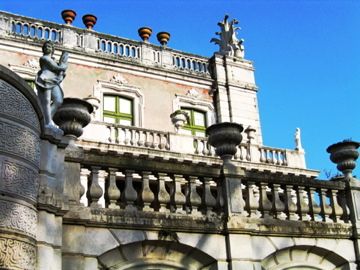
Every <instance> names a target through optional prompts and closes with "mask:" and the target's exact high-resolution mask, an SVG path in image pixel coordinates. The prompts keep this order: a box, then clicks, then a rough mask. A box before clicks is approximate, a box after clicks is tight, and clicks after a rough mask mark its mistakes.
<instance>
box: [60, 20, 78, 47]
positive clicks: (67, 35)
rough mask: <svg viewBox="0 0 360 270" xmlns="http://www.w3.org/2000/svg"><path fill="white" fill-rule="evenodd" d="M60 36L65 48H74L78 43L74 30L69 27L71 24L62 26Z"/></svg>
mask: <svg viewBox="0 0 360 270" xmlns="http://www.w3.org/2000/svg"><path fill="white" fill-rule="evenodd" d="M63 27H64V28H63V29H62V36H63V44H64V46H65V47H67V48H75V47H77V45H78V35H77V34H76V32H75V31H74V30H72V29H71V26H69V27H66V26H65V25H64V26H63Z"/></svg>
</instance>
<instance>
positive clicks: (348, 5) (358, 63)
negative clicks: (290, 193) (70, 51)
mask: <svg viewBox="0 0 360 270" xmlns="http://www.w3.org/2000/svg"><path fill="white" fill-rule="evenodd" d="M63 9H74V10H75V11H76V12H77V13H78V16H77V18H76V20H75V22H74V25H75V26H78V27H83V24H82V21H81V17H82V15H84V14H86V13H91V14H94V15H96V16H97V17H98V22H97V24H96V26H95V28H94V30H95V31H99V32H105V33H109V34H112V35H117V36H121V37H126V38H131V39H135V40H139V37H138V35H137V29H138V28H139V27H141V26H150V27H152V28H153V31H154V33H157V32H160V31H167V32H170V33H171V39H170V42H169V44H168V45H169V47H171V48H174V49H179V50H182V51H187V52H191V53H195V54H200V55H203V56H211V55H212V54H213V53H214V52H215V51H216V50H217V46H215V45H214V44H212V43H209V40H210V39H211V38H212V37H215V34H214V33H215V32H216V31H218V26H217V22H218V21H220V20H222V19H223V16H224V14H229V16H230V18H236V19H238V20H239V21H240V26H241V28H242V29H241V30H240V31H239V32H238V33H239V34H238V36H239V37H240V38H244V39H245V43H244V44H245V58H246V59H248V60H252V61H254V64H255V68H256V73H255V78H256V82H257V85H258V86H259V88H260V90H259V93H258V98H259V108H260V115H261V124H262V130H263V137H264V144H265V145H268V146H273V147H281V148H293V147H294V136H293V135H294V131H295V128H296V127H300V128H301V130H302V144H303V146H304V148H305V151H306V159H307V165H308V167H309V168H311V169H317V170H320V171H323V170H327V171H330V170H331V173H332V174H336V168H335V165H334V164H332V163H331V162H330V160H329V158H328V154H327V153H326V151H325V149H326V147H327V146H329V145H330V144H332V143H335V142H338V141H341V140H343V139H348V138H352V139H353V140H357V141H359V140H360V109H359V105H360V93H359V92H360V30H359V29H360V1H358V0H354V1H351V0H342V1H340V0H339V1H335V0H327V1H320V0H319V1H315V0H302V1H300V0H297V1H295V0H294V1H292V0H277V1H275V0H266V1H257V0H249V1H241V0H236V1H230V0H218V1H215V0H207V1H203V0H198V1H190V0H176V1H175V0H173V1H169V0H167V1H156V0H152V1H150V0H148V1H135V0H122V1H109V0H103V1H97V0H92V1H86V0H72V1H69V0H62V1H54V0H48V1H40V0H32V1H23V0H12V1H5V0H3V1H0V10H3V11H8V12H12V13H16V14H20V15H25V16H31V17H35V18H40V19H44V20H49V21H54V22H58V23H62V19H61V16H60V12H61V11H62V10H63ZM40 11H41V12H40ZM150 41H151V42H153V43H157V41H156V37H155V35H153V36H152V37H151V39H150ZM359 167H360V164H359ZM355 174H357V175H358V176H360V169H359V168H357V169H356V171H355ZM321 177H322V178H324V177H325V175H324V174H323V173H322V174H321Z"/></svg>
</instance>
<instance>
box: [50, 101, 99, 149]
mask: <svg viewBox="0 0 360 270" xmlns="http://www.w3.org/2000/svg"><path fill="white" fill-rule="evenodd" d="M92 112H93V106H92V105H91V104H90V103H89V102H87V101H85V100H82V99H79V98H64V101H63V104H62V105H61V106H60V108H59V109H58V110H57V111H56V113H55V115H54V122H55V123H56V124H57V125H58V126H59V127H60V129H62V130H63V131H64V135H65V136H68V137H70V138H71V140H70V145H73V144H74V142H75V140H76V139H77V138H78V137H80V136H81V135H82V133H83V128H84V127H85V126H86V125H87V124H89V123H90V121H91V113H92Z"/></svg>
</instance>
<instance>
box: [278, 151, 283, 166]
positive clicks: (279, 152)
mask: <svg viewBox="0 0 360 270" xmlns="http://www.w3.org/2000/svg"><path fill="white" fill-rule="evenodd" d="M277 157H278V162H277V164H278V165H280V166H281V165H283V159H282V152H281V151H278V152H277Z"/></svg>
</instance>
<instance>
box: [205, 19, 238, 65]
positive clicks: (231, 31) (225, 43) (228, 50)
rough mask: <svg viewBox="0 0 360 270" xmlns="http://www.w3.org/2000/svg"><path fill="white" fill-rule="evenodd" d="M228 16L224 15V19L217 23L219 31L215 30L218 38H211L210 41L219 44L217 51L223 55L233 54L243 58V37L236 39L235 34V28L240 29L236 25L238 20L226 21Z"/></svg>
mask: <svg viewBox="0 0 360 270" xmlns="http://www.w3.org/2000/svg"><path fill="white" fill-rule="evenodd" d="M228 18H229V16H228V15H225V17H224V20H222V21H221V22H219V23H218V26H220V30H221V32H216V33H215V34H216V35H219V36H220V39H218V38H212V39H211V40H210V42H214V43H215V44H217V45H219V47H220V48H219V52H220V53H221V54H223V55H228V56H235V57H240V58H244V45H243V42H244V40H243V39H238V38H237V36H236V30H238V29H241V28H240V27H238V26H236V25H237V24H238V23H239V22H238V20H236V19H233V20H231V21H230V22H229V21H228Z"/></svg>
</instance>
